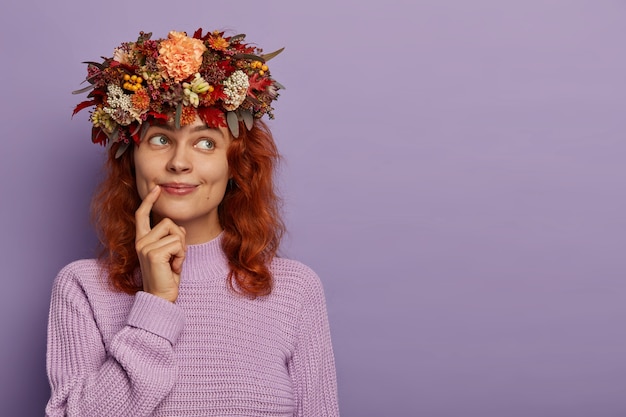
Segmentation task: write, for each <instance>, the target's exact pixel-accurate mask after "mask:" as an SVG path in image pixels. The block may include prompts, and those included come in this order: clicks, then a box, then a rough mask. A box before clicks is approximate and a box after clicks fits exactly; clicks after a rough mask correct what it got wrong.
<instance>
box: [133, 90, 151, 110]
mask: <svg viewBox="0 0 626 417" xmlns="http://www.w3.org/2000/svg"><path fill="white" fill-rule="evenodd" d="M130 103H131V104H132V105H133V107H134V108H135V109H137V110H138V111H143V110H148V109H149V108H150V96H149V95H148V92H147V91H146V90H145V89H144V88H140V89H139V90H137V91H136V92H135V94H133V95H132V96H131V97H130Z"/></svg>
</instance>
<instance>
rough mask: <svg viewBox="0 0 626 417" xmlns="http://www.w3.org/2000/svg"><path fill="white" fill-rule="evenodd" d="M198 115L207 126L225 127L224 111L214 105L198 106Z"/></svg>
mask: <svg viewBox="0 0 626 417" xmlns="http://www.w3.org/2000/svg"><path fill="white" fill-rule="evenodd" d="M197 112H198V116H200V119H202V121H203V122H204V123H205V124H206V125H207V126H209V127H226V126H227V125H226V120H225V119H224V112H223V111H221V110H219V109H216V108H215V107H198V109H197Z"/></svg>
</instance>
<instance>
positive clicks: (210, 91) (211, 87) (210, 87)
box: [209, 85, 215, 93]
mask: <svg viewBox="0 0 626 417" xmlns="http://www.w3.org/2000/svg"><path fill="white" fill-rule="evenodd" d="M213 91H215V88H213V86H212V85H210V86H209V93H212V92H213Z"/></svg>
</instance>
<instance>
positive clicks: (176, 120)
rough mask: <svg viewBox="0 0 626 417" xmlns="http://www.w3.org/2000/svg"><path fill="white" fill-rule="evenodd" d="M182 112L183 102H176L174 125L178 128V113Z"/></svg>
mask: <svg viewBox="0 0 626 417" xmlns="http://www.w3.org/2000/svg"><path fill="white" fill-rule="evenodd" d="M182 112H183V103H178V106H176V116H175V117H174V127H175V128H176V129H180V115H181V114H182Z"/></svg>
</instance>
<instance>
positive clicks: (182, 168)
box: [167, 146, 192, 172]
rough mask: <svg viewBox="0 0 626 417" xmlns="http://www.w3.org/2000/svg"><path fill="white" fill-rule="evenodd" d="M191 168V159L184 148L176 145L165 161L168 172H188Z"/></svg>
mask: <svg viewBox="0 0 626 417" xmlns="http://www.w3.org/2000/svg"><path fill="white" fill-rule="evenodd" d="M191 168H192V164H191V160H190V158H189V155H187V152H186V150H185V149H184V147H182V146H177V147H176V148H175V149H174V153H173V154H172V157H171V158H170V160H169V161H168V163H167V170H168V171H170V172H188V171H191Z"/></svg>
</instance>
